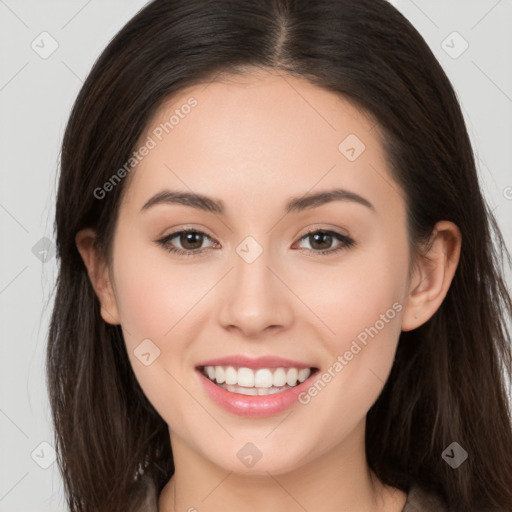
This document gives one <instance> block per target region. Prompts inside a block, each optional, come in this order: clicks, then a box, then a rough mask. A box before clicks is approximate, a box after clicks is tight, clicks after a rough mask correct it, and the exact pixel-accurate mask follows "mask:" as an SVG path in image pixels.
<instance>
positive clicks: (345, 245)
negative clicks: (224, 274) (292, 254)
mask: <svg viewBox="0 0 512 512" xmlns="http://www.w3.org/2000/svg"><path fill="white" fill-rule="evenodd" d="M183 233H196V234H199V235H204V236H205V237H207V238H210V240H211V237H209V236H208V235H207V234H206V233H203V232H202V231H199V230H197V229H182V230H180V231H175V232H174V233H170V234H169V235H167V236H165V237H164V238H161V239H160V240H157V241H156V242H157V243H158V244H159V245H161V246H162V247H164V248H165V249H166V250H167V251H169V252H170V253H174V254H177V255H178V256H197V255H199V254H202V253H204V252H205V251H206V249H207V248H202V249H195V250H184V249H179V248H177V247H174V246H172V245H170V241H171V240H172V239H173V238H176V237H177V236H178V235H181V234H183ZM316 233H322V234H324V235H331V236H333V237H334V238H335V239H336V240H338V241H339V242H341V243H340V245H339V246H338V247H337V248H335V249H324V250H318V251H317V250H314V249H303V250H305V251H306V252H308V253H313V256H317V255H325V254H335V253H338V252H340V251H343V250H345V249H349V248H351V247H353V246H354V245H355V244H356V242H355V241H354V240H352V238H350V237H348V236H345V235H342V234H341V233H337V232H336V231H331V230H327V229H313V230H311V231H308V232H307V233H305V234H304V235H303V236H302V237H301V238H300V239H299V241H301V240H303V239H304V238H307V237H309V236H310V235H312V234H316Z"/></svg>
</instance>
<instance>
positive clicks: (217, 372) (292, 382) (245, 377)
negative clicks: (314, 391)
mask: <svg viewBox="0 0 512 512" xmlns="http://www.w3.org/2000/svg"><path fill="white" fill-rule="evenodd" d="M203 373H204V374H205V375H206V376H207V377H208V378H209V379H210V380H211V381H214V382H216V383H217V384H219V385H221V387H223V388H224V389H227V390H228V391H231V388H235V387H236V388H242V389H244V388H245V391H246V392H244V393H242V394H246V395H267V394H272V393H277V392H279V391H283V390H284V389H289V388H291V387H294V386H296V385H297V384H298V383H301V382H304V381H305V380H306V379H307V378H308V377H309V376H310V375H311V369H310V368H302V369H300V370H299V369H297V368H275V369H269V368H259V369H258V370H256V371H254V370H253V369H251V368H244V367H243V368H238V369H237V368H234V367H233V366H206V367H205V368H204V370H203ZM297 381H298V382H297ZM277 388H279V389H277ZM253 391H254V392H253ZM238 392H239V391H235V393H238Z"/></svg>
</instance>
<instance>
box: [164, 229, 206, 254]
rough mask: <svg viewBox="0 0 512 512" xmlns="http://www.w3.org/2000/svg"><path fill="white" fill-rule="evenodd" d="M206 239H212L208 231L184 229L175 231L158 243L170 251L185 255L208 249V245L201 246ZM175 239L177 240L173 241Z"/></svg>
mask: <svg viewBox="0 0 512 512" xmlns="http://www.w3.org/2000/svg"><path fill="white" fill-rule="evenodd" d="M205 239H208V240H211V238H210V237H209V236H208V235H207V234H206V233H203V232H201V231H197V230H195V229H184V230H181V231H175V232H174V233H171V234H170V235H167V236H166V237H164V238H162V239H160V240H157V243H159V244H160V245H162V246H163V247H165V248H166V249H167V250H168V251H169V252H173V253H176V254H178V255H183V256H194V255H196V254H199V253H202V252H204V251H205V250H206V249H207V248H206V247H201V246H202V245H203V242H204V241H205ZM173 240H177V241H175V242H173ZM176 245H178V247H176ZM179 246H181V247H179Z"/></svg>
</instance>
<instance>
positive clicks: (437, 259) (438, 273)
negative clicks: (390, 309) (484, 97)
mask: <svg viewBox="0 0 512 512" xmlns="http://www.w3.org/2000/svg"><path fill="white" fill-rule="evenodd" d="M461 243H462V237H461V234H460V230H459V228H458V227H457V226H456V225H455V224H454V223H453V222H449V221H440V222H438V223H437V224H436V226H435V227H434V231H433V233H432V237H431V241H430V244H429V248H428V251H427V252H426V254H423V255H422V256H420V257H419V258H418V261H417V262H416V265H415V269H414V273H413V277H412V279H411V281H410V285H409V290H408V296H407V298H406V301H405V308H404V313H403V316H402V331H411V330H413V329H416V328H417V327H419V326H420V325H422V324H424V323H425V322H426V321H428V320H429V319H430V318H431V317H432V316H433V315H434V313H435V312H436V311H437V310H438V308H439V307H440V305H441V303H442V302H443V300H444V298H445V297H446V294H447V293H448V289H449V288H450V285H451V283H452V280H453V276H454V275H455V271H456V269H457V265H458V263H459V258H460V248H461Z"/></svg>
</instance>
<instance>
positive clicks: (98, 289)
mask: <svg viewBox="0 0 512 512" xmlns="http://www.w3.org/2000/svg"><path fill="white" fill-rule="evenodd" d="M95 241H96V233H95V232H94V231H93V230H92V229H89V228H87V229H83V230H81V231H79V232H78V233H77V235H76V237H75V243H76V246H77V249H78V252H79V253H80V256H81V257H82V260H83V261H84V264H85V266H86V268H87V273H88V274H89V279H90V280H91V284H92V287H93V288H94V291H95V293H96V295H97V297H98V299H99V301H100V305H101V317H102V318H103V320H105V322H107V323H108V324H112V325H116V324H119V323H120V320H119V311H118V307H117V301H116V298H115V294H114V288H113V286H112V282H111V278H110V273H109V269H108V265H107V264H106V262H105V261H104V260H103V258H101V257H100V255H99V253H98V251H97V247H96V245H95Z"/></svg>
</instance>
